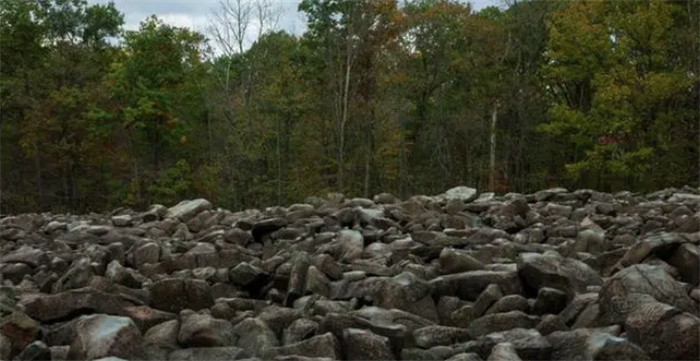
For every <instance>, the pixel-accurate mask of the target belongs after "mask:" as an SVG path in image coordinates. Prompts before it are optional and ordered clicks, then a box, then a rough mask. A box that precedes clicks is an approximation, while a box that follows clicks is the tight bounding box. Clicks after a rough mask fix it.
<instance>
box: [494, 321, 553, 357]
mask: <svg viewBox="0 0 700 361" xmlns="http://www.w3.org/2000/svg"><path fill="white" fill-rule="evenodd" d="M486 340H488V341H490V342H493V343H494V344H501V343H510V344H511V345H513V348H514V349H515V351H516V352H517V354H518V356H519V357H521V358H522V359H524V360H549V359H550V357H551V354H552V345H550V343H549V341H547V338H545V337H544V336H542V335H541V334H540V333H539V332H538V331H537V330H532V329H524V328H514V329H512V330H509V331H504V332H496V333H491V334H489V335H487V336H486Z"/></svg>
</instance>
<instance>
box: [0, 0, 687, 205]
mask: <svg viewBox="0 0 700 361" xmlns="http://www.w3.org/2000/svg"><path fill="white" fill-rule="evenodd" d="M507 5H508V6H504V8H505V10H499V9H498V8H495V7H489V8H485V9H483V10H481V11H479V12H475V11H473V10H472V9H471V7H470V6H469V5H468V4H467V3H465V2H461V1H454V0H411V1H407V2H400V3H399V2H398V1H397V0H304V1H302V3H301V4H300V6H299V11H301V12H303V13H304V14H305V15H306V18H307V27H308V29H307V31H306V32H305V33H304V34H303V35H301V36H294V35H291V34H288V33H285V32H283V31H278V30H277V29H278V27H277V22H278V19H279V15H280V13H279V10H278V8H276V4H275V3H274V2H272V1H270V0H251V1H245V0H223V1H222V3H221V4H220V6H221V8H220V9H219V11H217V13H216V14H217V15H216V16H215V17H213V18H212V19H211V23H210V28H209V29H208V31H206V33H205V34H202V33H197V32H194V31H192V30H190V29H187V28H177V27H173V26H170V25H167V24H164V23H163V22H161V21H160V20H158V19H157V18H155V17H151V18H149V19H146V20H144V21H143V23H142V24H141V27H140V29H139V30H138V31H124V30H123V29H122V26H123V23H124V21H123V14H122V13H120V11H119V10H118V9H117V8H116V7H115V6H114V5H113V4H109V5H88V4H87V3H86V1H85V0H43V1H31V0H0V6H1V7H0V21H1V22H2V29H1V34H0V51H1V53H0V58H1V64H0V66H1V68H0V72H1V73H0V86H1V89H0V90H1V102H2V103H1V106H2V109H1V110H2V123H1V132H2V139H1V141H2V143H1V147H2V149H1V150H2V152H1V162H2V174H1V176H2V179H1V180H2V194H1V197H2V198H1V200H2V203H1V208H0V211H1V212H2V213H9V212H24V211H34V212H36V211H48V210H51V211H75V212H81V211H87V210H96V211H97V210H105V209H113V208H116V207H118V206H132V207H142V206H145V205H147V204H151V203H163V204H172V203H175V202H177V201H179V200H181V199H184V198H188V197H195V196H197V197H205V198H208V199H210V200H211V201H212V202H214V203H215V204H216V205H217V206H221V207H227V208H231V209H240V208H242V207H253V206H254V207H260V206H266V205H273V204H288V203H291V202H298V201H301V200H303V199H304V198H305V197H307V196H310V195H321V194H324V193H326V192H330V191H337V192H343V193H345V194H346V195H349V196H364V197H368V196H372V195H373V194H375V193H379V192H392V193H394V194H396V195H399V196H407V195H411V194H435V193H440V192H443V191H444V190H445V189H447V188H450V187H453V186H455V185H459V184H466V185H471V186H474V187H478V188H479V189H482V190H495V191H498V192H508V191H518V192H526V191H532V190H536V189H541V188H543V187H550V186H566V187H569V188H595V189H598V190H602V191H611V190H621V189H626V190H633V191H647V190H654V189H660V188H665V187H669V186H682V185H685V184H691V185H696V184H697V181H698V176H699V172H700V169H699V160H698V157H699V154H700V150H699V146H698V143H699V139H698V135H699V134H700V129H699V123H700V119H699V117H700V114H699V109H698V105H699V104H700V95H699V94H700V71H699V70H700V69H698V67H699V63H698V59H700V37H698V29H700V21H699V19H700V2H697V1H670V0H648V1H645V0H638V1H518V2H515V1H513V2H512V3H510V4H507ZM251 41H252V45H251V46H247V44H249V43H250V42H251ZM215 49H218V51H214V50H215Z"/></svg>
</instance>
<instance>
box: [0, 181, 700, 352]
mask: <svg viewBox="0 0 700 361" xmlns="http://www.w3.org/2000/svg"><path fill="white" fill-rule="evenodd" d="M698 220H700V190H699V189H696V188H689V187H686V188H683V189H666V190H663V191H659V192H655V193H652V194H648V195H641V194H632V193H629V192H621V193H617V194H605V193H599V192H595V191H591V190H580V191H574V192H571V191H569V190H567V189H563V188H554V189H549V190H544V191H540V192H537V193H535V194H515V193H511V194H507V195H504V196H498V195H495V194H493V193H482V194H480V193H479V192H478V191H477V190H476V189H473V188H469V187H456V188H454V189H450V190H447V191H446V192H445V193H443V194H440V195H437V196H432V197H431V196H414V197H411V198H409V199H407V200H405V201H404V200H400V199H398V198H397V197H395V196H393V195H391V194H386V193H383V194H379V195H377V196H375V197H373V198H372V199H364V198H347V197H345V196H344V195H342V194H330V195H328V196H327V197H313V198H309V199H308V200H307V201H306V203H305V204H294V205H291V206H289V207H287V208H284V207H282V206H277V207H270V208H267V209H264V210H246V211H240V212H235V213H234V212H230V211H226V210H221V209H215V208H214V206H213V205H212V204H211V203H210V202H208V201H207V200H204V199H196V200H186V201H183V202H181V203H179V204H177V205H174V206H172V207H170V208H168V207H166V206H162V205H153V206H151V207H150V208H149V209H147V210H145V211H144V212H136V211H133V210H128V209H119V210H117V211H115V212H113V213H111V214H106V215H99V214H90V215H83V216H76V215H53V214H27V215H18V216H10V217H5V218H2V219H0V359H3V360H49V359H51V360H66V359H76V360H77V359H80V360H82V359H86V360H88V359H89V360H96V359H101V360H114V361H117V360H133V359H138V360H149V361H150V360H153V361H155V360H242V359H247V360H278V361H281V360H286V361H292V360H299V361H301V360H335V359H345V360H451V361H462V360H468V361H477V360H493V361H499V360H504V361H505V360H508V361H511V360H685V359H697V355H698V354H699V353H700V349H699V346H698V345H699V344H700V341H699V340H700V334H699V332H700V317H699V316H700V312H698V310H699V309H700V284H699V283H698V282H700V281H699V280H700V276H699V275H700V271H698V267H700V254H699V252H698V249H699V248H698V247H699V245H700V233H698V232H699V231H700V226H699V225H698V224H700V222H698ZM623 331H624V332H623Z"/></svg>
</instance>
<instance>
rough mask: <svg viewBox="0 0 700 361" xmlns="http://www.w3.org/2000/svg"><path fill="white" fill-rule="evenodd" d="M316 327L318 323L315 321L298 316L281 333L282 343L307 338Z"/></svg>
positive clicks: (295, 341)
mask: <svg viewBox="0 0 700 361" xmlns="http://www.w3.org/2000/svg"><path fill="white" fill-rule="evenodd" d="M318 328H319V325H318V323H317V322H315V321H312V320H309V319H305V318H300V319H298V320H296V321H294V322H292V324H291V325H289V327H287V328H285V329H284V332H283V333H282V344H283V345H290V344H293V343H297V342H299V341H303V340H306V339H307V338H310V337H311V336H313V335H314V334H315V333H316V330H318Z"/></svg>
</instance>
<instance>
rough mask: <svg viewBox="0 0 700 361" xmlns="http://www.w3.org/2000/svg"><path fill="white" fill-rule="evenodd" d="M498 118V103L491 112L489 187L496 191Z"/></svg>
mask: <svg viewBox="0 0 700 361" xmlns="http://www.w3.org/2000/svg"><path fill="white" fill-rule="evenodd" d="M497 120H498V103H496V104H495V105H494V107H493V111H492V112H491V141H490V145H491V150H490V152H489V188H490V189H491V191H494V189H495V187H496V122H497Z"/></svg>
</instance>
